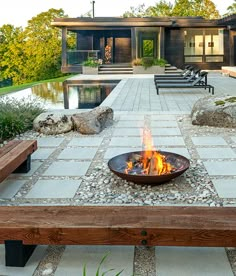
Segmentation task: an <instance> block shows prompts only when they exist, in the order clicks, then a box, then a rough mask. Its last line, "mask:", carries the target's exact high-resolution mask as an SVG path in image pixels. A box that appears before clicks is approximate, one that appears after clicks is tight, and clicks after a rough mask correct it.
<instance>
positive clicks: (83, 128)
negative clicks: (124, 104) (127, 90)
mask: <svg viewBox="0 0 236 276" xmlns="http://www.w3.org/2000/svg"><path fill="white" fill-rule="evenodd" d="M71 120H72V122H73V125H74V130H77V131H78V132H80V133H82V134H97V133H99V132H101V131H102V130H103V129H104V128H105V127H107V126H109V125H111V124H112V122H113V110H112V109H111V108H110V107H100V106H99V107H96V108H94V109H93V110H91V111H89V112H83V113H80V114H74V115H72V117H71Z"/></svg>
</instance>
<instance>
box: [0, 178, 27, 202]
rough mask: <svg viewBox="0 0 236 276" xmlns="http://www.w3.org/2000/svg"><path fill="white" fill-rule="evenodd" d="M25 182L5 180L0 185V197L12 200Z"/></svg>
mask: <svg viewBox="0 0 236 276" xmlns="http://www.w3.org/2000/svg"><path fill="white" fill-rule="evenodd" d="M25 182H26V181H25V180H18V179H6V180H4V181H3V182H2V183H0V197H1V198H12V197H13V196H14V195H15V194H16V193H17V192H18V191H19V189H20V188H21V187H22V186H23V185H24V184H25Z"/></svg>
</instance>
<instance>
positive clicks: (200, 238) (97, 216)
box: [0, 206, 236, 266]
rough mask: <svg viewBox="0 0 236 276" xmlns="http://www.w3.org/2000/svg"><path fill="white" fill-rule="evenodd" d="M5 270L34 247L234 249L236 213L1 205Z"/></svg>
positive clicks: (231, 210)
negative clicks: (106, 246) (135, 246)
mask: <svg viewBox="0 0 236 276" xmlns="http://www.w3.org/2000/svg"><path fill="white" fill-rule="evenodd" d="M0 242H1V243H5V251H6V254H5V255H6V265H7V266H24V265H25V264H26V262H27V260H28V259H29V257H30V255H31V254H32V252H33V250H34V248H35V246H36V245H39V244H46V245H49V244H54V245H147V246H207V247H209V246H214V247H218V246H221V247H231V246H235V245H236V208H232V207H193V206H191V207H180V206H168V207H163V206H97V207H96V206H16V207H15V206H1V207H0Z"/></svg>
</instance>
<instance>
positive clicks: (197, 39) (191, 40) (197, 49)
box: [184, 29, 203, 56]
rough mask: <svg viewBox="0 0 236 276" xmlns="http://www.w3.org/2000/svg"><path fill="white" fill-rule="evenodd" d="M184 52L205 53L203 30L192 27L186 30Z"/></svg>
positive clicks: (187, 53) (192, 54) (194, 54)
mask: <svg viewBox="0 0 236 276" xmlns="http://www.w3.org/2000/svg"><path fill="white" fill-rule="evenodd" d="M184 34H185V43H184V54H185V55H186V56H188V55H191V56H196V55H202V54H203V32H202V30H195V29H190V30H187V31H185V32H184Z"/></svg>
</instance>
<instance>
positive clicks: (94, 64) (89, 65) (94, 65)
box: [82, 58, 100, 67]
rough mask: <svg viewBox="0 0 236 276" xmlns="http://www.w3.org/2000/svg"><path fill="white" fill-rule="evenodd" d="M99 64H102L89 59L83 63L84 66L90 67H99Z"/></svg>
mask: <svg viewBox="0 0 236 276" xmlns="http://www.w3.org/2000/svg"><path fill="white" fill-rule="evenodd" d="M99 64H100V63H99V61H98V60H97V59H94V58H88V59H87V60H85V61H84V62H83V63H82V65H83V66H88V67H98V65H99Z"/></svg>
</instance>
